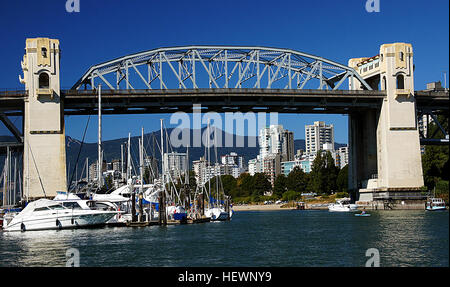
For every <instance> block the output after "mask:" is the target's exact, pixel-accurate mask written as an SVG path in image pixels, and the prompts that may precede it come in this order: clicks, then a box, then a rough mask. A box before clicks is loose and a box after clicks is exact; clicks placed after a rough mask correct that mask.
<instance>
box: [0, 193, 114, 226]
mask: <svg viewBox="0 0 450 287" xmlns="http://www.w3.org/2000/svg"><path fill="white" fill-rule="evenodd" d="M85 204H86V205H85ZM117 213H120V211H117V210H101V209H93V208H90V207H89V206H87V201H85V200H67V201H65V202H60V201H54V200H49V199H39V200H36V201H33V202H30V203H28V205H27V206H26V207H25V208H24V209H23V210H22V211H21V212H20V213H19V214H17V215H15V216H11V217H9V216H5V218H4V222H3V230H4V231H29V230H48V229H63V228H64V229H66V228H79V227H91V226H100V225H103V224H105V223H106V222H107V221H108V220H110V219H111V218H113V217H114V216H115V215H116V214H117Z"/></svg>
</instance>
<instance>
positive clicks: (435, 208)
mask: <svg viewBox="0 0 450 287" xmlns="http://www.w3.org/2000/svg"><path fill="white" fill-rule="evenodd" d="M426 210H428V211H443V210H447V208H446V207H445V206H444V207H442V206H439V207H436V206H435V207H428V206H427V208H426Z"/></svg>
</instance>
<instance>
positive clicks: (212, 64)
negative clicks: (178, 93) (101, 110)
mask: <svg viewBox="0 0 450 287" xmlns="http://www.w3.org/2000/svg"><path fill="white" fill-rule="evenodd" d="M144 75H145V76H144ZM353 77H354V78H356V79H357V80H359V81H360V82H361V83H362V85H363V88H364V89H367V90H371V88H370V86H369V85H368V84H367V83H366V82H365V81H364V79H362V78H361V76H359V74H358V73H357V72H356V71H355V70H354V69H352V68H350V67H347V66H345V65H342V64H339V63H336V62H334V61H330V60H327V59H324V58H321V57H317V56H314V55H310V54H306V53H302V52H298V51H294V50H289V49H278V48H266V47H231V46H186V47H171V48H159V49H154V50H150V51H145V52H141V53H137V54H133V55H128V56H124V57H121V58H118V59H115V60H112V61H108V62H105V63H102V64H98V65H94V66H92V67H90V68H89V69H88V71H87V72H86V73H85V74H84V75H83V76H82V77H81V78H80V79H79V80H78V81H77V83H76V84H75V85H74V86H73V87H72V89H77V90H78V89H80V88H81V87H82V86H83V85H84V86H85V87H86V86H87V85H89V86H91V88H95V87H96V86H97V85H98V83H102V84H104V86H105V87H108V88H109V89H112V90H114V89H117V90H119V89H127V90H128V89H199V88H262V87H264V88H267V89H272V88H281V89H319V90H321V89H337V88H339V87H340V86H341V85H342V83H343V82H344V81H345V80H346V79H350V78H353ZM314 82H315V83H314Z"/></svg>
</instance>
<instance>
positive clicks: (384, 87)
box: [381, 76, 386, 91]
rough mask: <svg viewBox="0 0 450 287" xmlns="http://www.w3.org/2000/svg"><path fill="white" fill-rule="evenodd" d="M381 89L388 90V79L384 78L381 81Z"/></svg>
mask: <svg viewBox="0 0 450 287" xmlns="http://www.w3.org/2000/svg"><path fill="white" fill-rule="evenodd" d="M381 89H382V90H384V91H385V90H386V77H385V76H383V80H382V81H381Z"/></svg>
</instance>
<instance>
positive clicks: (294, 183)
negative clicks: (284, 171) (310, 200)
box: [286, 166, 308, 193]
mask: <svg viewBox="0 0 450 287" xmlns="http://www.w3.org/2000/svg"><path fill="white" fill-rule="evenodd" d="M286 187H287V189H288V190H293V191H295V192H300V193H301V192H305V191H306V190H307V187H308V176H307V174H306V173H305V172H304V171H303V170H302V169H301V168H300V167H298V166H296V167H294V169H293V170H292V171H291V172H290V173H289V174H288V176H287V179H286Z"/></svg>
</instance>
